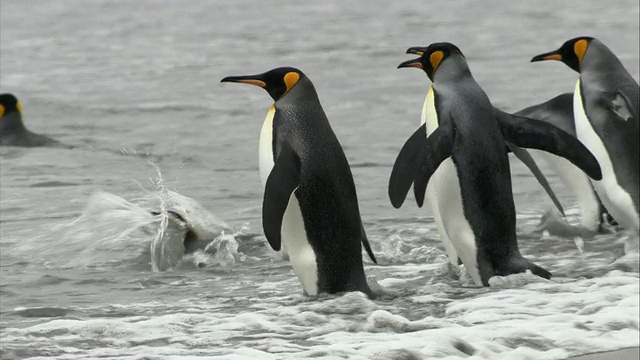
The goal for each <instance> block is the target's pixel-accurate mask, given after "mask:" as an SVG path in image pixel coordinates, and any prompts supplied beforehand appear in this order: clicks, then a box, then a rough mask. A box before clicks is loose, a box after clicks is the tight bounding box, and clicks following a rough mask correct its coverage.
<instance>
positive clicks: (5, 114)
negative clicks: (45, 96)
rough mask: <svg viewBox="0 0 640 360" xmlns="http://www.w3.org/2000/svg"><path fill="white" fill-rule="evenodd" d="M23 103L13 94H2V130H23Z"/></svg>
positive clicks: (0, 112) (0, 125)
mask: <svg viewBox="0 0 640 360" xmlns="http://www.w3.org/2000/svg"><path fill="white" fill-rule="evenodd" d="M23 128H24V125H23V124H22V105H20V101H18V99H17V98H16V97H15V96H14V95H13V94H0V130H1V131H11V130H21V129H23Z"/></svg>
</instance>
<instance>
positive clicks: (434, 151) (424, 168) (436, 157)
mask: <svg viewBox="0 0 640 360" xmlns="http://www.w3.org/2000/svg"><path fill="white" fill-rule="evenodd" d="M453 136H454V131H453V120H451V121H449V122H446V123H445V124H442V125H440V126H439V127H438V128H437V129H436V130H435V131H434V132H432V133H431V135H429V137H428V138H427V141H426V142H425V143H424V146H423V150H422V162H421V164H420V168H419V169H418V174H417V175H416V178H415V182H414V183H413V193H414V195H415V197H416V203H417V204H418V207H422V205H423V204H424V194H425V192H426V191H427V184H428V183H429V179H431V176H432V175H433V173H434V172H436V170H438V167H439V166H440V164H441V163H442V162H443V161H444V160H445V159H446V158H448V157H450V156H451V153H452V151H453Z"/></svg>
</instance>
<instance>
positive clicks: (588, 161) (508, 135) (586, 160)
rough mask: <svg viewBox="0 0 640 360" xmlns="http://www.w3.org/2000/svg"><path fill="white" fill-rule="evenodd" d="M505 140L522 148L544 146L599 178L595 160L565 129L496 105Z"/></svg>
mask: <svg viewBox="0 0 640 360" xmlns="http://www.w3.org/2000/svg"><path fill="white" fill-rule="evenodd" d="M495 112H496V118H497V119H498V124H499V125H500V130H501V131H502V135H503V136H504V138H505V140H506V141H508V142H511V143H514V144H516V145H518V146H521V147H524V148H531V149H538V150H544V151H546V152H549V153H552V154H554V155H558V156H560V157H563V158H565V159H567V160H569V161H570V162H571V163H573V164H574V165H576V166H577V167H579V168H580V169H582V171H584V172H585V173H586V174H587V175H588V176H589V177H590V178H592V179H594V180H601V179H602V170H601V169H600V164H599V163H598V160H596V158H595V157H594V156H593V154H592V153H591V152H590V151H589V150H588V149H587V148H586V147H585V146H584V145H583V144H582V143H581V142H580V140H578V139H577V138H575V137H573V136H571V135H569V134H568V133H567V132H565V131H563V130H561V129H559V128H558V127H556V126H553V125H551V124H548V123H546V122H544V121H540V120H535V119H529V118H525V117H520V116H515V115H511V114H508V113H506V112H504V111H502V110H500V109H495Z"/></svg>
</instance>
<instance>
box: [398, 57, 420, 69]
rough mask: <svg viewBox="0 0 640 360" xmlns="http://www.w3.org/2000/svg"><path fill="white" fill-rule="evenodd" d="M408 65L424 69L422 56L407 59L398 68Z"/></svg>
mask: <svg viewBox="0 0 640 360" xmlns="http://www.w3.org/2000/svg"><path fill="white" fill-rule="evenodd" d="M406 67H414V68H418V69H424V67H422V63H421V62H420V58H417V59H411V60H407V61H405V62H403V63H400V65H398V69H400V68H406Z"/></svg>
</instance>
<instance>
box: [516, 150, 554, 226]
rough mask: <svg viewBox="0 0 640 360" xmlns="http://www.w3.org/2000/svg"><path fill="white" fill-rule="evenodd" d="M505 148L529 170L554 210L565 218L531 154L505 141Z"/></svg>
mask: <svg viewBox="0 0 640 360" xmlns="http://www.w3.org/2000/svg"><path fill="white" fill-rule="evenodd" d="M507 147H508V148H509V149H510V150H511V152H512V153H513V154H514V155H515V156H516V157H517V158H518V159H519V160H520V161H522V163H523V164H525V165H526V166H527V167H528V168H529V171H531V173H532V174H533V176H535V177H536V180H538V182H539V183H540V185H542V187H543V188H544V191H546V192H547V195H549V197H550V198H551V201H553V203H554V204H555V206H556V208H558V210H559V211H560V213H561V214H562V216H565V215H564V209H563V208H562V205H561V204H560V200H558V197H557V196H556V194H555V193H554V192H553V190H552V189H551V185H549V182H548V181H547V178H546V177H545V176H544V174H542V171H540V168H539V167H538V164H536V162H535V160H533V158H532V157H531V154H529V152H528V151H527V150H526V149H523V148H521V147H519V146H518V145H516V144H512V143H510V142H508V141H507Z"/></svg>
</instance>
